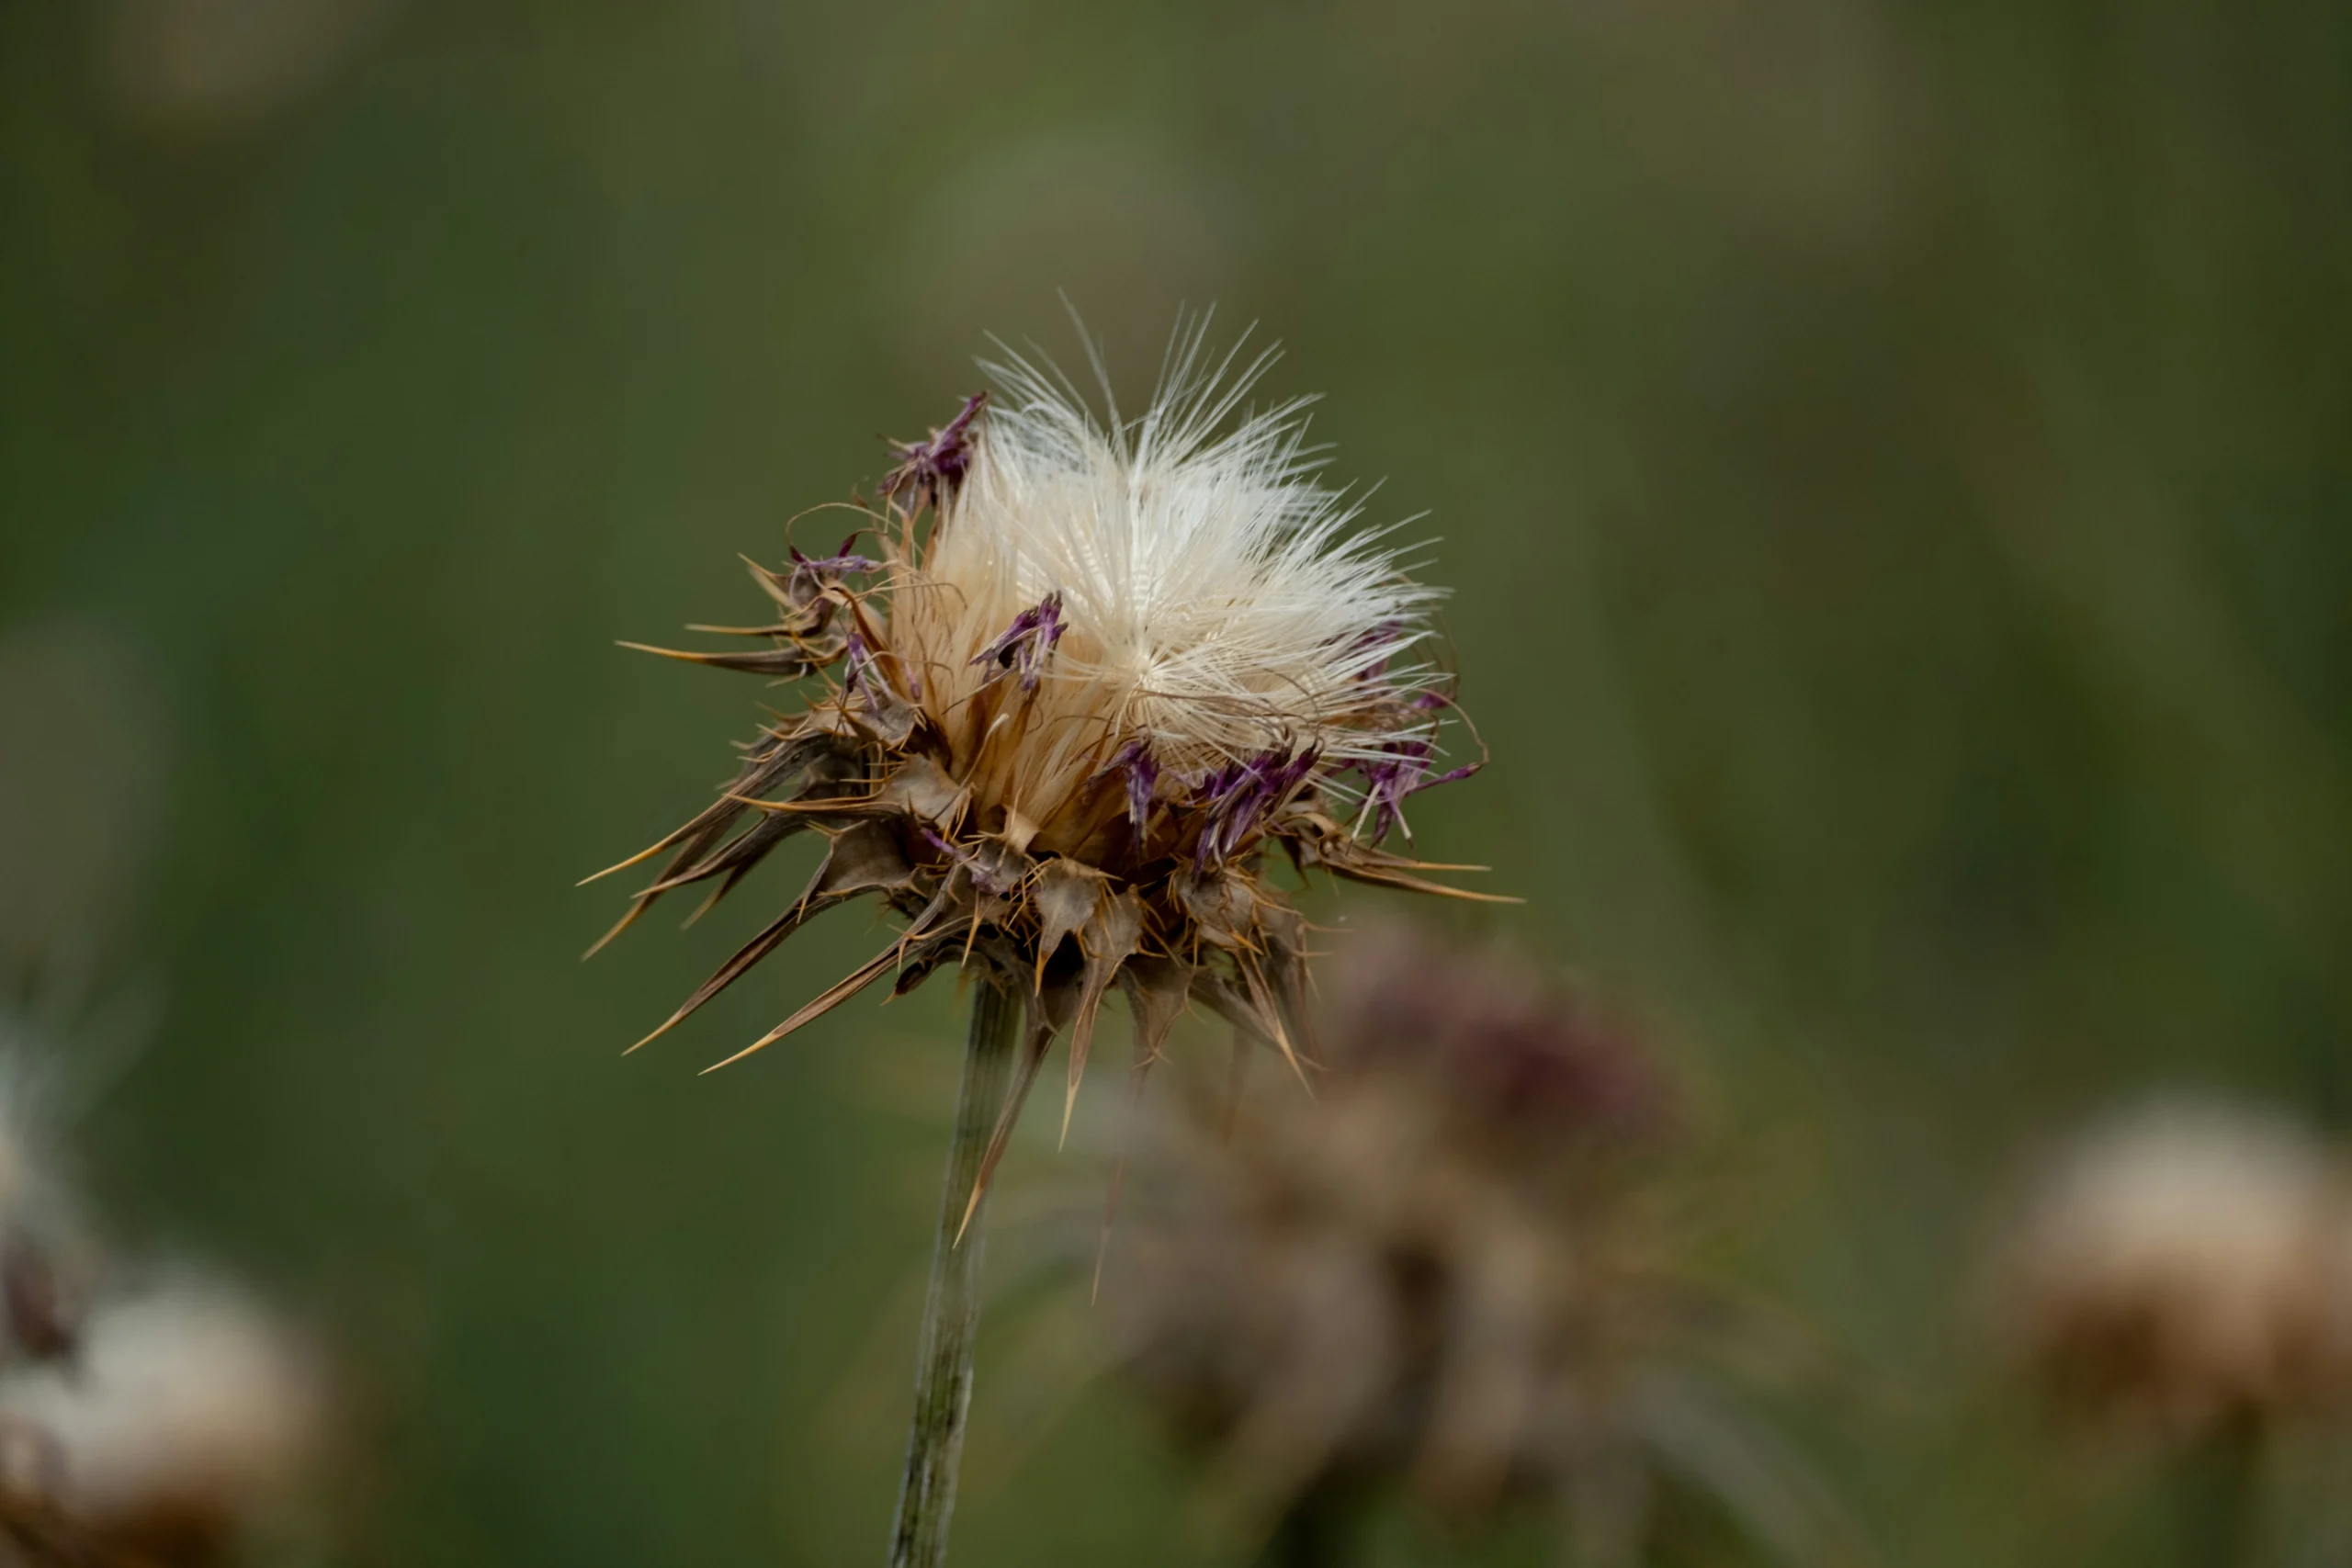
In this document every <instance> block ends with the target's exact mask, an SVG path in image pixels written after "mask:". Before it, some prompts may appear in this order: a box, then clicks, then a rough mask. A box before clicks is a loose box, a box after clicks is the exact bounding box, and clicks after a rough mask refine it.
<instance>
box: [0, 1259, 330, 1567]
mask: <svg viewBox="0 0 2352 1568" xmlns="http://www.w3.org/2000/svg"><path fill="white" fill-rule="evenodd" d="M324 1405H325V1400H324V1395H323V1392H322V1382H321V1378H320V1373H319V1368H318V1366H317V1363H316V1362H315V1360H314V1359H313V1358H312V1357H311V1354H310V1352H309V1350H308V1348H306V1347H304V1346H303V1345H302V1344H301V1343H300V1341H299V1340H298V1339H297V1338H295V1337H293V1336H292V1335H291V1334H289V1332H288V1330H287V1329H286V1328H285V1326H284V1325H281V1324H278V1323H277V1322H276V1321H274V1320H273V1319H272V1318H271V1317H270V1316H269V1315H268V1314H266V1313H265V1312H264V1311H263V1310H262V1309H261V1308H260V1307H258V1306H257V1305H255V1304H254V1303H253V1302H252V1301H251V1300H250V1299H248V1298H247V1297H245V1296H244V1295H243V1294H242V1293H240V1292H235V1291H233V1290H231V1289H229V1288H226V1287H223V1286H220V1285H218V1284H212V1283H208V1282H203V1281H198V1280H182V1281H178V1282H175V1283H170V1284H166V1285H164V1286H161V1287H159V1288H157V1289H155V1290H153V1291H152V1292H147V1293H144V1294H141V1295H136V1296H132V1297H129V1298H127V1299H124V1300H120V1301H115V1302H109V1303H105V1304H104V1305H103V1306H101V1307H100V1308H99V1309H98V1310H97V1311H96V1313H94V1314H92V1316H91V1318H90V1320H89V1323H88V1325H87V1334H86V1336H85V1341H84V1344H83V1348H82V1352H81V1355H80V1356H79V1358H78V1359H77V1361H76V1363H75V1364H74V1366H72V1367H51V1368H41V1369H36V1370H28V1371H19V1372H17V1373H14V1374H11V1375H10V1376H8V1377H6V1378H5V1379H0V1540H5V1541H6V1542H8V1543H12V1544H13V1545H15V1546H16V1547H17V1549H18V1551H20V1552H21V1553H23V1557H24V1560H25V1561H28V1562H33V1563H39V1564H50V1563H57V1564H67V1563H74V1564H78V1563H94V1564H133V1563H139V1564H170V1565H181V1564H189V1565H193V1564H204V1563H212V1562H222V1561H226V1560H227V1559H228V1557H229V1556H230V1554H231V1552H232V1549H233V1548H234V1547H235V1544H236V1542H237V1541H238V1540H239V1539H240V1537H241V1536H242V1535H243V1533H244V1532H245V1531H246V1530H247V1529H249V1528H250V1527H252V1526H253V1525H254V1524H255V1523H256V1521H259V1520H261V1519H264V1518H266V1517H267V1516H268V1515H269V1514H270V1512H271V1511H272V1510H273V1509H275V1508H277V1507H280V1506H284V1505H285V1504H286V1503H287V1502H288V1499H289V1498H290V1497H291V1496H292V1495H293V1493H294V1490H295V1488H296V1486H297V1483H299V1482H300V1480H301V1479H302V1477H303V1475H304V1472H305V1471H306V1470H307V1468H308V1467H309V1465H310V1463H311V1461H312V1459H313V1458H314V1456H315V1454H316V1451H317V1449H318V1445H319V1441H320V1438H321V1436H322V1428H323V1416H324ZM6 1561H12V1560H11V1559H8V1558H6V1556H5V1555H0V1562H6Z"/></svg>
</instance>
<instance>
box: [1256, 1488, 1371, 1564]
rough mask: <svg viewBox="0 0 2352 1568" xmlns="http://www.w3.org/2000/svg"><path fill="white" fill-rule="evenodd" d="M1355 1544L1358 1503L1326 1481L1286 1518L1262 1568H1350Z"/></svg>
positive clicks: (1304, 1496) (1277, 1529)
mask: <svg viewBox="0 0 2352 1568" xmlns="http://www.w3.org/2000/svg"><path fill="white" fill-rule="evenodd" d="M1354 1540H1355V1501H1354V1497H1353V1495H1351V1493H1350V1492H1349V1491H1348V1489H1346V1488H1344V1487H1341V1486H1340V1485H1339V1484H1337V1483H1332V1482H1329V1481H1326V1482H1324V1483H1320V1484H1318V1485H1316V1486H1313V1487H1310V1488H1308V1489H1307V1491H1306V1492H1305V1493H1304V1494H1302V1495H1300V1496H1299V1498H1298V1500H1297V1501H1296V1502H1295V1503H1293V1504H1292V1505H1291V1506H1290V1507H1289V1508H1288V1509H1287V1510H1286V1511H1285V1512H1284V1513H1283V1517H1282V1519H1281V1522H1279V1523H1278V1524H1276V1525H1275V1526H1274V1538H1273V1540H1270V1541H1268V1542H1267V1543H1266V1554H1265V1556H1264V1557H1263V1558H1262V1559H1261V1568H1346V1564H1347V1563H1348V1562H1350V1561H1351V1559H1352V1557H1353V1555H1354V1553H1353V1551H1352V1550H1351V1549H1352V1546H1353V1543H1354Z"/></svg>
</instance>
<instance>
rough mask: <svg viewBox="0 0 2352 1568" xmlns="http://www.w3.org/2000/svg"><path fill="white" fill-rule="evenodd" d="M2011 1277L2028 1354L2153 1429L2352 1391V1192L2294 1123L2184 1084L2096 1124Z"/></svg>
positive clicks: (2013, 1237) (2011, 1265)
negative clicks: (2165, 1100)
mask: <svg viewBox="0 0 2352 1568" xmlns="http://www.w3.org/2000/svg"><path fill="white" fill-rule="evenodd" d="M1995 1280H1996V1292H1997V1296H1996V1309H1997V1312H1998V1316H1999V1326H2000V1327H2001V1329H2002V1331H2003V1333H2004V1337H2005V1342H2006V1343H2007V1347H2008V1348H2009V1349H2010V1351H2011V1352H2012V1353H2013V1355H2014V1356H2015V1357H2016V1359H2018V1361H2019V1362H2020V1364H2021V1365H2022V1366H2023V1367H2024V1368H2025V1369H2026V1370H2028V1371H2030V1373H2031V1374H2032V1375H2033V1376H2034V1377H2035V1378H2036V1379H2037V1381H2039V1382H2040V1383H2041V1386H2042V1387H2043V1388H2044V1389H2045V1390H2046V1391H2047V1392H2048V1393H2050V1394H2051V1395H2052V1396H2053V1397H2054V1398H2055V1399H2057V1400H2058V1401H2059V1402H2061V1403H2062V1404H2064V1406H2066V1407H2067V1408H2070V1409H2072V1410H2075V1411H2076V1412H2078V1413H2081V1414H2084V1415H2086V1416H2092V1417H2095V1418H2098V1419H2100V1420H2103V1421H2107V1422H2112V1423H2115V1424H2118V1425H2120V1426H2122V1427H2129V1428H2131V1429H2132V1430H2135V1431H2137V1432H2139V1433H2141V1434H2143V1435H2147V1436H2152V1437H2156V1438H2193V1437H2196V1436H2199V1435H2201V1434H2203V1433H2205V1432H2208V1431H2211V1430H2214V1429H2217V1428H2218V1427H2221V1426H2222V1425H2223V1424H2225V1423H2228V1422H2230V1421H2233V1420H2234V1419H2240V1418H2245V1417H2255V1418H2260V1419H2269V1418H2273V1417H2278V1416H2303V1415H2314V1414H2324V1413H2337V1412H2341V1411H2342V1410H2344V1409H2345V1408H2346V1404H2347V1400H2352V1204H2347V1190H2346V1185H2345V1181H2344V1173H2343V1172H2342V1170H2341V1169H2340V1168H2338V1166H2337V1163H2336V1162H2335V1159H2334V1158H2333V1157H2332V1156H2331V1155H2330V1154H2329V1152H2328V1151H2327V1150H2325V1149H2324V1147H2322V1146H2321V1145H2319V1144H2318V1143H2316V1142H2315V1141H2314V1140H2312V1138H2311V1137H2310V1136H2309V1135H2307V1134H2305V1133H2303V1132H2302V1131H2301V1130H2300V1129H2299V1128H2297V1127H2295V1126H2293V1125H2291V1124H2289V1123H2287V1122H2281V1121H2278V1120H2275V1119H2272V1118H2268V1117H2266V1116H2262V1115H2258V1114H2256V1113H2253V1112H2249V1111H2243V1110H2238V1109H2234V1108H2232V1107H2229V1106H2226V1105H2220V1104H2215V1103H2211V1102H2204V1101H2183V1102H2179V1103H2173V1104H2165V1105H2159V1106H2155V1107H2153V1108H2148V1109H2144V1110H2142V1111H2136V1112H2134V1113H2131V1114H2129V1115H2126V1116H2123V1117H2121V1118H2119V1119H2118V1120H2116V1121H2114V1122H2110V1123H2109V1124H2107V1125H2105V1126H2103V1127H2098V1128H2095V1129H2093V1130H2092V1131H2091V1132H2090V1133H2089V1134H2086V1136H2084V1137H2083V1138H2082V1139H2081V1140H2080V1141H2079V1142H2078V1143H2077V1144H2076V1145H2075V1146H2074V1147H2072V1148H2071V1149H2069V1150H2067V1151H2065V1153H2064V1156H2062V1157H2061V1158H2060V1159H2058V1160H2057V1161H2056V1162H2055V1163H2054V1164H2053V1165H2052V1168H2051V1169H2050V1170H2049V1171H2048V1172H2047V1173H2046V1175H2045V1176H2044V1178H2043V1179H2042V1181H2041V1184H2040V1186H2039V1188H2038V1189H2037V1190H2036V1191H2035V1192H2034V1194H2033V1196H2032V1199H2031V1201H2030V1203H2029V1204H2028V1205H2027V1206H2026V1207H2025V1209H2024V1210H2023V1212H2022V1213H2020V1214H2019V1215H2018V1218H2017V1220H2016V1222H2015V1224H2014V1225H2013V1227H2012V1229H2011V1231H2010V1233H2009V1234H2008V1235H2007V1236H2006V1237H2005V1238H2004V1241H2003V1247H2002V1252H2001V1256H2000V1258H1999V1259H1998V1266H1997V1269H1996V1275H1995Z"/></svg>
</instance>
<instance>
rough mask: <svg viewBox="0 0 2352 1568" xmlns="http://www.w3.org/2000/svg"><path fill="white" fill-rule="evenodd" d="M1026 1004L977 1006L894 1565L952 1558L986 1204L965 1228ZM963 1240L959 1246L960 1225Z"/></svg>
mask: <svg viewBox="0 0 2352 1568" xmlns="http://www.w3.org/2000/svg"><path fill="white" fill-rule="evenodd" d="M1021 1021H1022V1008H1021V999H1020V998H1018V997H1016V996H1014V995H1013V994H1012V991H1011V990H1009V989H1008V988H1006V987H1002V986H1000V985H996V984H994V983H992V982H986V981H984V982H982V983H981V985H980V986H979V987H978V996H977V997H976V998H974V1000H973V1006H972V1026H971V1033H970V1035H969V1037H968V1038H967V1042H966V1043H965V1047H964V1078H963V1085H962V1087H961V1088H960V1089H958V1090H957V1091H956V1133H955V1138H954V1141H953V1142H952V1143H950V1144H949V1145H948V1148H947V1177H946V1182H945V1186H944V1190H943V1191H942V1192H941V1194H940V1200H939V1235H938V1236H937V1238H936V1239H935V1240H934V1241H933V1246H932V1254H931V1290H930V1292H929V1294H928V1295H926V1296H925V1298H924V1300H923V1310H922V1342H921V1344H920V1346H919V1347H918V1348H917V1350H916V1355H915V1410H914V1418H913V1421H912V1423H911V1424H910V1426H909V1427H908V1430H907V1473H906V1479H905V1481H904V1482H903V1483H900V1485H899V1516H898V1519H897V1521H896V1522H895V1523H894V1524H893V1525H892V1527H891V1530H890V1568H939V1565H940V1564H941V1563H944V1562H946V1561H947V1524H948V1518H949V1516H950V1515H952V1514H953V1513H954V1512H955V1511H956V1466H957V1464H958V1462H959V1461H961V1459H962V1457H963V1452H964V1418H965V1416H966V1414H967V1412H968V1411H969V1409H970V1407H971V1403H972V1342H973V1339H974V1337H976V1336H977V1334H978V1330H979V1325H980V1262H981V1258H982V1255H983V1253H984V1251H985V1249H986V1247H987V1244H988V1201H987V1200H986V1199H985V1198H984V1199H982V1200H981V1201H980V1204H979V1206H978V1208H977V1209H975V1210H974V1211H973V1212H972V1217H971V1222H970V1224H965V1223H964V1209H965V1204H966V1203H967V1201H969V1199H970V1197H971V1194H972V1186H973V1183H974V1182H976V1181H977V1180H978V1179H979V1174H980V1158H981V1156H983V1155H984V1154H986V1153H987V1151H988V1145H989V1134H991V1133H992V1132H993V1131H994V1130H995V1127H996V1120H997V1114H998V1111H999V1110H1000V1108H1001V1106H1002V1105H1003V1103H1004V1096H1005V1089H1006V1088H1007V1086H1008V1085H1009V1084H1010V1083H1011V1082H1012V1057H1013V1048H1014V1047H1015V1046H1016V1045H1017V1044H1018V1043H1020V1039H1021ZM959 1227H960V1228H961V1229H962V1230H963V1233H964V1234H963V1239H962V1241H961V1242H960V1243H959V1242H958V1241H957V1239H956V1231H957V1230H958V1228H959Z"/></svg>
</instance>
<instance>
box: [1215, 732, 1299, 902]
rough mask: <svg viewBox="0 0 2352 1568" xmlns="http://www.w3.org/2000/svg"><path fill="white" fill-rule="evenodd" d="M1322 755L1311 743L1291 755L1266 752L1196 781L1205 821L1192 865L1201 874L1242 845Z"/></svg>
mask: <svg viewBox="0 0 2352 1568" xmlns="http://www.w3.org/2000/svg"><path fill="white" fill-rule="evenodd" d="M1321 755H1322V753H1321V752H1320V750H1318V749H1317V748H1316V747H1313V746H1309V747H1308V748H1306V750H1303V751H1301V752H1299V753H1298V754H1297V755H1295V756H1293V755H1291V754H1290V753H1289V752H1288V751H1287V750H1280V751H1265V752H1261V753H1260V754H1259V755H1257V756H1255V757H1252V758H1250V760H1249V761H1243V762H1227V764H1225V766H1223V767H1221V768H1219V769H1217V770H1216V772H1215V773H1210V774H1208V775H1207V776H1206V777H1205V778H1204V779H1202V780H1201V781H1200V783H1199V784H1196V785H1195V786H1194V790H1195V792H1196V795H1197V800H1198V804H1199V806H1200V808H1201V810H1202V811H1203V812H1204V814H1205V815H1206V817H1207V818H1208V820H1207V822H1206V824H1205V825H1204V827H1203V828H1202V829H1201V837H1200V841H1199V843H1198V844H1196V845H1195V846H1194V848H1193V865H1194V867H1195V869H1196V870H1198V871H1201V872H1204V873H1205V872H1206V871H1207V870H1208V869H1209V868H1210V867H1211V866H1214V865H1216V864H1217V863H1220V862H1222V861H1223V860H1224V859H1225V858H1226V857H1227V855H1230V854H1231V853H1232V852H1234V851H1235V850H1237V849H1238V848H1239V847H1240V846H1241V843H1242V841H1243V840H1246V839H1247V838H1248V837H1249V836H1250V832H1251V831H1252V830H1253V829H1256V828H1257V826H1258V825H1259V824H1260V823H1261V822H1262V821H1264V820H1265V818H1266V817H1267V815H1268V814H1269V813H1271V812H1272V811H1273V809H1274V808H1275V807H1279V806H1280V805H1282V803H1283V801H1285V800H1288V799H1289V798H1290V795H1291V792H1292V791H1293V790H1295V789H1296V788H1297V787H1298V786H1299V785H1300V784H1303V783H1305V782H1306V776H1307V774H1309V773H1313V772H1314V771H1315V764H1316V761H1317V759H1318V758H1319V757H1320V756H1321Z"/></svg>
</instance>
